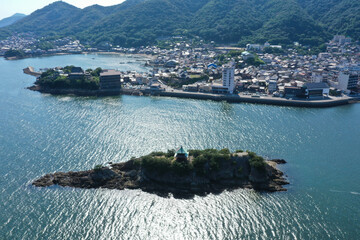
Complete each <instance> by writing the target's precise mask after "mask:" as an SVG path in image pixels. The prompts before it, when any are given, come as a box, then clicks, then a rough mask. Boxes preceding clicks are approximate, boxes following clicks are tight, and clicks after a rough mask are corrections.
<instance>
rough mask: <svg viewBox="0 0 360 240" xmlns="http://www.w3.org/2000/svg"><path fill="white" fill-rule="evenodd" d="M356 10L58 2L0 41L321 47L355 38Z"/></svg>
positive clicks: (262, 0) (319, 2) (314, 2)
mask: <svg viewBox="0 0 360 240" xmlns="http://www.w3.org/2000/svg"><path fill="white" fill-rule="evenodd" d="M359 12H360V1H355V0H227V1H223V0H197V1H192V0H171V1H169V0H127V1H125V2H124V3H122V4H119V5H115V6H112V7H101V6H98V5H94V6H91V7H87V8H85V9H79V8H76V7H74V6H71V5H69V4H67V3H65V2H60V1H59V2H55V3H53V4H50V5H49V6H47V7H45V8H43V9H40V10H37V11H35V12H34V13H32V14H31V15H30V16H27V17H25V18H24V19H22V20H19V21H18V22H16V23H15V24H13V25H11V26H8V27H5V28H2V29H1V31H0V37H5V36H8V35H9V34H11V32H28V31H31V32H34V33H36V34H38V35H40V36H47V37H48V36H53V37H60V36H74V37H76V38H78V39H80V40H81V41H82V42H83V43H85V44H90V45H92V46H105V44H106V43H112V44H114V45H121V46H140V45H147V44H153V43H155V42H156V41H157V40H159V39H161V38H163V37H168V36H174V35H184V36H190V37H193V36H200V37H202V38H204V39H205V40H209V41H210V40H214V41H216V42H218V43H239V44H240V45H241V46H245V44H246V43H249V42H257V43H265V42H266V41H269V42H270V43H271V44H282V45H290V44H292V43H293V42H294V41H297V42H299V43H300V44H302V45H309V46H319V45H320V44H322V43H324V42H326V41H327V40H329V39H330V38H331V35H334V34H345V35H348V36H350V37H352V38H354V39H355V40H359V39H360V14H359Z"/></svg>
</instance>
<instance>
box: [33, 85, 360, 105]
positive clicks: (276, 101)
mask: <svg viewBox="0 0 360 240" xmlns="http://www.w3.org/2000/svg"><path fill="white" fill-rule="evenodd" d="M28 89H30V90H32V91H38V92H41V93H48V94H52V95H74V96H94V97H101V96H118V95H132V96H155V97H156V96H159V97H175V98H187V99H198V100H212V101H217V102H219V101H226V102H229V103H253V104H254V103H255V104H265V105H276V106H287V107H306V108H329V107H336V106H342V105H348V104H352V103H355V102H358V101H359V100H360V99H357V98H352V97H342V98H339V99H323V100H290V99H284V98H275V97H258V98H255V97H249V96H239V95H236V94H232V95H222V94H211V93H200V92H197V93H194V92H184V91H173V92H166V91H150V90H140V89H119V90H84V89H49V88H43V87H41V86H38V85H34V86H31V87H28Z"/></svg>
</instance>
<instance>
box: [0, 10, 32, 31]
mask: <svg viewBox="0 0 360 240" xmlns="http://www.w3.org/2000/svg"><path fill="white" fill-rule="evenodd" d="M24 17H26V15H25V14H22V13H15V14H14V15H12V16H11V17H7V18H4V19H2V20H0V28H1V27H6V26H9V25H11V24H13V23H15V22H17V21H19V20H20V19H23V18H24Z"/></svg>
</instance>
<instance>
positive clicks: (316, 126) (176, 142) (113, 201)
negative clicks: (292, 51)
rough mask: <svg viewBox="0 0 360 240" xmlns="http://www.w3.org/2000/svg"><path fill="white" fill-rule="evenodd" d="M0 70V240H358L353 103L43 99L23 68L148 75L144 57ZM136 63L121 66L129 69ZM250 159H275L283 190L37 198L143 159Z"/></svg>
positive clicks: (13, 64)
mask: <svg viewBox="0 0 360 240" xmlns="http://www.w3.org/2000/svg"><path fill="white" fill-rule="evenodd" d="M135 59H137V60H139V61H135V60H134V57H129V56H124V55H94V54H89V55H65V56H53V57H43V58H31V59H23V60H16V61H6V60H4V59H1V60H0V73H1V75H0V209H1V211H0V239H359V237H360V128H359V125H360V104H353V105H347V106H341V107H335V108H327V109H307V108H294V107H278V106H266V105H255V104H228V103H226V102H213V101H202V100H189V99H176V98H162V97H136V96H118V97H101V98H96V97H73V96H51V95H48V94H41V93H38V92H33V91H30V90H27V89H26V87H28V86H31V85H32V83H33V82H34V81H35V79H34V77H31V76H28V75H25V74H23V72H22V69H23V68H25V67H27V66H33V67H35V69H40V68H46V67H57V66H65V65H76V66H80V67H83V68H84V69H87V68H96V67H102V68H115V69H119V70H122V71H128V70H136V71H139V72H145V71H148V70H149V69H147V68H146V67H144V63H145V61H146V60H147V59H146V57H137V58H135ZM131 61H132V62H133V63H128V62H131ZM180 145H183V146H184V147H186V148H187V149H195V148H196V149H205V148H217V149H221V148H229V149H230V150H236V149H243V150H251V151H254V152H256V153H258V154H259V155H263V156H266V157H268V158H283V159H285V160H286V161H288V163H287V164H286V165H281V166H279V167H280V169H281V170H282V171H284V172H285V173H286V174H287V176H288V180H289V181H290V183H291V184H290V185H287V186H286V188H287V189H288V191H287V192H281V193H258V192H255V191H253V190H246V189H238V190H234V191H225V192H223V193H221V194H218V195H213V194H210V195H208V196H195V197H194V198H193V199H176V198H173V197H169V198H163V197H159V196H157V195H152V194H149V193H144V192H141V191H140V190H124V191H119V190H107V189H92V190H86V189H72V188H62V187H57V186H53V187H49V188H35V187H33V186H31V182H32V181H33V180H35V179H36V178H39V177H40V176H42V175H44V174H46V173H50V172H55V171H76V170H87V169H92V168H93V167H94V166H95V165H97V164H103V163H106V162H109V161H112V162H122V161H127V160H129V159H130V158H131V157H133V156H135V157H137V156H141V155H144V154H148V153H150V152H152V151H166V150H167V149H172V148H176V147H179V146H180Z"/></svg>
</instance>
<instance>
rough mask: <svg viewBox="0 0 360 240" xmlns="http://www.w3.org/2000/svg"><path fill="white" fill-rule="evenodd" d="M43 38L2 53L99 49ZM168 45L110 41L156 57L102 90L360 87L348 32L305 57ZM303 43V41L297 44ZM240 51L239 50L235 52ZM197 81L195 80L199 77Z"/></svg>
mask: <svg viewBox="0 0 360 240" xmlns="http://www.w3.org/2000/svg"><path fill="white" fill-rule="evenodd" d="M39 41H40V40H37V39H35V38H34V37H33V36H32V35H22V36H20V35H19V36H13V37H11V38H9V39H7V40H4V41H0V51H1V52H2V53H3V52H4V51H6V50H9V49H22V50H24V51H25V52H27V53H61V52H68V53H80V52H84V51H100V50H101V49H100V48H85V47H84V46H83V45H82V44H81V43H80V41H77V40H72V39H71V38H62V39H58V40H54V41H51V42H50V43H51V45H52V46H54V47H53V48H51V49H48V50H46V51H45V50H41V49H34V47H33V46H36V45H37V44H38V43H39ZM169 42H170V44H169V45H168V46H166V47H159V46H146V47H139V48H122V47H120V46H115V47H113V46H111V45H109V44H108V46H107V49H108V51H113V52H120V53H130V54H131V53H139V54H148V55H152V56H153V57H152V60H150V61H148V62H147V63H146V65H147V66H150V67H153V70H152V71H150V72H148V73H137V72H134V71H130V72H119V71H117V70H108V71H104V72H103V73H101V79H102V80H103V81H101V82H100V85H101V88H103V89H108V88H112V87H119V86H120V85H122V86H125V87H129V88H130V87H132V86H133V85H142V86H143V88H149V89H151V90H154V91H156V90H158V91H165V90H170V91H171V90H172V88H171V87H169V86H168V84H169V82H171V81H176V82H178V83H179V84H178V85H180V86H181V85H182V89H181V90H183V91H191V92H208V93H221V94H233V93H241V94H246V95H247V94H250V95H251V94H252V95H255V96H259V95H260V96H261V95H272V96H279V97H282V96H284V97H289V98H292V97H311V96H317V97H321V96H327V95H329V94H334V93H338V94H341V93H345V94H350V93H354V92H358V91H359V88H360V86H359V76H360V45H359V44H358V43H353V42H352V41H351V39H350V38H347V37H345V36H340V35H338V36H334V38H333V39H332V40H331V41H330V42H329V43H328V44H327V50H326V51H325V52H322V53H320V54H318V55H312V56H311V55H301V54H299V53H298V52H297V50H295V49H286V50H285V49H282V46H279V45H271V44H269V43H265V44H248V45H247V46H246V48H245V49H242V48H235V47H216V46H215V44H214V43H205V42H203V41H201V40H197V41H196V43H194V42H193V40H184V39H182V38H177V39H172V40H171V41H169ZM294 46H299V43H294ZM265 48H278V49H282V50H283V51H281V52H284V53H281V54H268V53H264V49H265ZM234 52H235V53H236V52H237V53H240V54H234V55H232V53H234ZM255 57H257V58H259V59H261V60H262V61H263V64H261V65H260V66H253V65H249V64H247V60H248V59H250V58H255ZM192 79H195V80H196V81H195V80H194V81H193V80H192Z"/></svg>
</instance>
